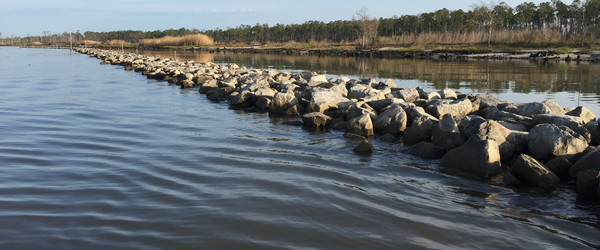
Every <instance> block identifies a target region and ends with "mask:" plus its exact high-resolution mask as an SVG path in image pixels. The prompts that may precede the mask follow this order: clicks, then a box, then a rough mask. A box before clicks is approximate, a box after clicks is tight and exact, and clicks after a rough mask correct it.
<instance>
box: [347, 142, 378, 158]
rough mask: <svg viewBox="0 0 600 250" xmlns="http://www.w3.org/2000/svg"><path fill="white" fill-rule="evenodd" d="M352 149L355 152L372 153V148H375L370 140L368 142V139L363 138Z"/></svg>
mask: <svg viewBox="0 0 600 250" xmlns="http://www.w3.org/2000/svg"><path fill="white" fill-rule="evenodd" d="M352 150H353V151H354V152H355V153H357V154H361V155H370V154H371V153H373V150H375V148H374V147H373V144H371V142H369V141H368V140H363V141H361V142H360V143H359V144H358V145H356V147H354V149H352Z"/></svg>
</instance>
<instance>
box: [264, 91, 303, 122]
mask: <svg viewBox="0 0 600 250" xmlns="http://www.w3.org/2000/svg"><path fill="white" fill-rule="evenodd" d="M297 105H298V99H296V96H294V94H292V93H282V92H279V93H277V94H275V96H274V97H273V99H272V100H271V103H270V104H269V114H273V115H281V116H298V108H297Z"/></svg>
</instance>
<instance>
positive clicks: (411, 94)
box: [392, 88, 419, 102]
mask: <svg viewBox="0 0 600 250" xmlns="http://www.w3.org/2000/svg"><path fill="white" fill-rule="evenodd" d="M392 94H393V95H394V96H395V97H396V98H401V99H403V100H404V101H405V102H414V101H415V100H417V99H418V98H419V92H418V91H417V90H416V89H413V88H404V89H399V90H396V91H392Z"/></svg>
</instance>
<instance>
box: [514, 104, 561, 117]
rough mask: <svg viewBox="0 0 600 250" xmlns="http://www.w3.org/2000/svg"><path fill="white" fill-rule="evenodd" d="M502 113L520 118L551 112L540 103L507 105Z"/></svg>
mask: <svg viewBox="0 0 600 250" xmlns="http://www.w3.org/2000/svg"><path fill="white" fill-rule="evenodd" d="M504 111H507V112H511V113H515V114H519V115H522V116H527V117H533V116H534V115H539V114H550V113H552V110H550V108H548V107H547V106H546V105H544V104H542V103H541V102H529V103H519V104H514V105H508V106H507V107H506V108H505V109H504Z"/></svg>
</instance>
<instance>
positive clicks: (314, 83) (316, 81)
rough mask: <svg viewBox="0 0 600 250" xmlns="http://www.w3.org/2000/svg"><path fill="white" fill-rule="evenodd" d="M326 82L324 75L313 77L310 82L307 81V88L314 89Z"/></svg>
mask: <svg viewBox="0 0 600 250" xmlns="http://www.w3.org/2000/svg"><path fill="white" fill-rule="evenodd" d="M326 82H327V77H325V75H313V76H311V77H310V81H308V86H311V87H315V86H319V85H320V84H322V83H326Z"/></svg>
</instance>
